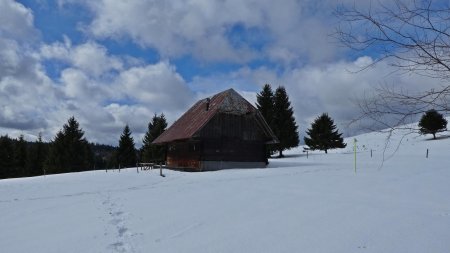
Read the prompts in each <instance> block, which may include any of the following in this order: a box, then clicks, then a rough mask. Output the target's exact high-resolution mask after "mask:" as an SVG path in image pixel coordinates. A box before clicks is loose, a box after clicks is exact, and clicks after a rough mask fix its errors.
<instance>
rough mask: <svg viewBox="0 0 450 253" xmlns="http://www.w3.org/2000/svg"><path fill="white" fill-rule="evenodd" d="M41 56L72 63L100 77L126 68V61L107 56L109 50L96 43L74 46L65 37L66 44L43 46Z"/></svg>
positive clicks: (58, 43) (90, 42)
mask: <svg viewBox="0 0 450 253" xmlns="http://www.w3.org/2000/svg"><path fill="white" fill-rule="evenodd" d="M40 55H41V56H42V57H43V59H56V60H61V61H64V62H67V63H70V64H71V65H72V66H73V67H76V68H79V69H80V70H82V71H83V72H85V73H86V74H89V75H91V76H94V77H99V76H100V75H102V74H104V73H105V72H108V71H111V70H115V71H120V70H122V69H123V68H124V61H122V60H121V59H119V58H118V57H115V56H110V55H108V54H107V49H106V48H105V47H104V46H102V45H99V44H97V43H95V42H92V41H89V42H86V43H84V44H81V45H77V46H72V43H71V42H70V40H69V39H68V38H67V37H65V42H64V43H61V42H55V43H53V44H51V45H43V46H42V48H41V52H40Z"/></svg>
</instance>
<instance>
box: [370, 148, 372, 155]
mask: <svg viewBox="0 0 450 253" xmlns="http://www.w3.org/2000/svg"><path fill="white" fill-rule="evenodd" d="M370 157H372V149H371V150H370Z"/></svg>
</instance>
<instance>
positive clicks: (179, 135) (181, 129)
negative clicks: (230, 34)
mask: <svg viewBox="0 0 450 253" xmlns="http://www.w3.org/2000/svg"><path fill="white" fill-rule="evenodd" d="M208 103H209V108H208V110H207V109H206V108H207V104H208ZM217 113H230V114H237V115H243V114H254V115H255V118H256V121H257V123H258V125H259V127H260V128H261V130H262V131H263V132H264V134H265V135H266V137H267V140H268V141H267V142H268V143H276V142H278V139H277V138H276V137H275V135H274V134H273V132H272V130H271V129H270V127H269V126H268V125H267V123H266V121H265V120H264V118H263V117H262V115H261V113H259V111H258V110H257V109H256V108H255V107H254V106H253V105H251V104H250V103H249V102H248V101H247V100H245V99H244V98H243V97H242V96H241V95H239V94H238V93H237V92H236V91H235V90H233V89H228V90H226V91H222V92H220V93H217V94H216V95H214V96H212V97H211V98H205V99H201V100H199V101H198V102H197V103H195V104H194V105H193V106H192V107H191V108H190V109H189V110H188V111H187V112H186V113H184V114H183V115H182V116H181V117H180V118H179V119H178V120H177V121H175V122H174V123H173V124H172V125H171V126H170V127H169V128H168V129H167V130H166V131H164V132H163V133H162V134H161V135H160V136H159V137H158V138H156V139H155V140H154V141H153V144H164V143H168V142H172V141H179V140H186V139H190V138H192V137H194V136H195V134H196V133H197V132H198V131H200V130H201V129H202V128H203V127H204V126H205V125H206V124H207V123H208V122H209V121H210V120H211V119H212V118H213V117H214V115H216V114H217Z"/></svg>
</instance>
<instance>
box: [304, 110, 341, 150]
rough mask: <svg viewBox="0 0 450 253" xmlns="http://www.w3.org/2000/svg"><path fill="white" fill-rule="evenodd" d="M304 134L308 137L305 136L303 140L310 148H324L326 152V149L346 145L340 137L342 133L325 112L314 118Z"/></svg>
mask: <svg viewBox="0 0 450 253" xmlns="http://www.w3.org/2000/svg"><path fill="white" fill-rule="evenodd" d="M306 134H307V135H308V136H309V138H308V137H305V138H304V141H305V144H306V145H307V146H308V147H309V149H311V150H324V151H325V153H328V149H334V148H345V147H346V146H347V144H345V143H344V140H343V139H342V134H340V133H338V130H336V125H334V121H333V120H332V119H331V118H330V117H329V116H328V114H326V113H324V114H322V115H321V116H319V117H317V118H316V119H315V120H314V122H313V123H312V124H311V129H308V130H307V131H306Z"/></svg>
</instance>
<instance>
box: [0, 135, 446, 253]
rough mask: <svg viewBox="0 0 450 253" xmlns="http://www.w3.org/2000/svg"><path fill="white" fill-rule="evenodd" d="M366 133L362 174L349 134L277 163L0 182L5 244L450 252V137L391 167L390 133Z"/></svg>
mask: <svg viewBox="0 0 450 253" xmlns="http://www.w3.org/2000/svg"><path fill="white" fill-rule="evenodd" d="M400 136H401V135H395V136H394V138H393V142H392V143H393V144H394V145H392V146H391V147H389V148H388V150H387V153H386V155H385V157H386V158H388V156H389V154H391V153H392V150H394V149H395V148H396V147H397V146H396V145H395V144H397V143H398V140H399V138H400ZM356 138H357V139H358V142H357V144H358V153H357V173H356V174H355V172H354V167H353V166H354V164H353V163H354V155H353V153H352V148H353V147H352V146H353V145H352V140H353V138H351V139H349V140H347V142H349V144H348V147H347V148H346V149H344V150H336V151H332V152H330V153H329V154H324V153H322V152H313V153H312V154H309V157H308V158H306V154H304V153H302V152H301V150H302V149H301V148H299V149H296V150H291V151H289V152H287V154H288V155H289V157H288V158H285V159H273V160H271V161H270V162H271V163H270V166H269V168H267V169H246V170H224V171H218V172H204V173H183V172H176V171H164V174H165V175H166V177H160V176H159V171H155V170H154V171H145V172H141V173H136V169H128V170H122V171H121V172H120V173H119V172H118V171H115V172H111V171H109V172H108V173H106V172H105V171H94V172H84V173H71V174H62V175H52V176H46V177H34V178H23V179H9V180H1V181H0V251H1V252H8V253H9V252H43V253H44V252H45V253H52V252H77V253H79V252H346V253H348V252H377V253H379V252H395V253H398V252H409V253H411V252H421V253H423V252H434V253H439V252H445V253H448V252H450V240H449V238H450V138H448V139H447V138H442V139H441V140H438V141H430V140H429V137H424V136H418V135H408V136H406V137H405V138H404V139H403V142H402V144H401V145H400V146H399V149H398V151H397V152H396V153H395V155H394V156H393V157H392V158H390V159H388V160H387V161H386V162H385V163H384V165H383V166H382V167H381V168H380V164H381V160H382V158H381V157H382V151H383V145H384V141H385V140H384V136H382V135H381V134H376V133H371V134H365V135H361V136H357V137H356ZM427 148H428V149H429V152H430V153H429V158H428V159H427V158H425V155H426V149H427ZM371 149H372V150H373V157H372V158H371V157H370V150H371Z"/></svg>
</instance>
